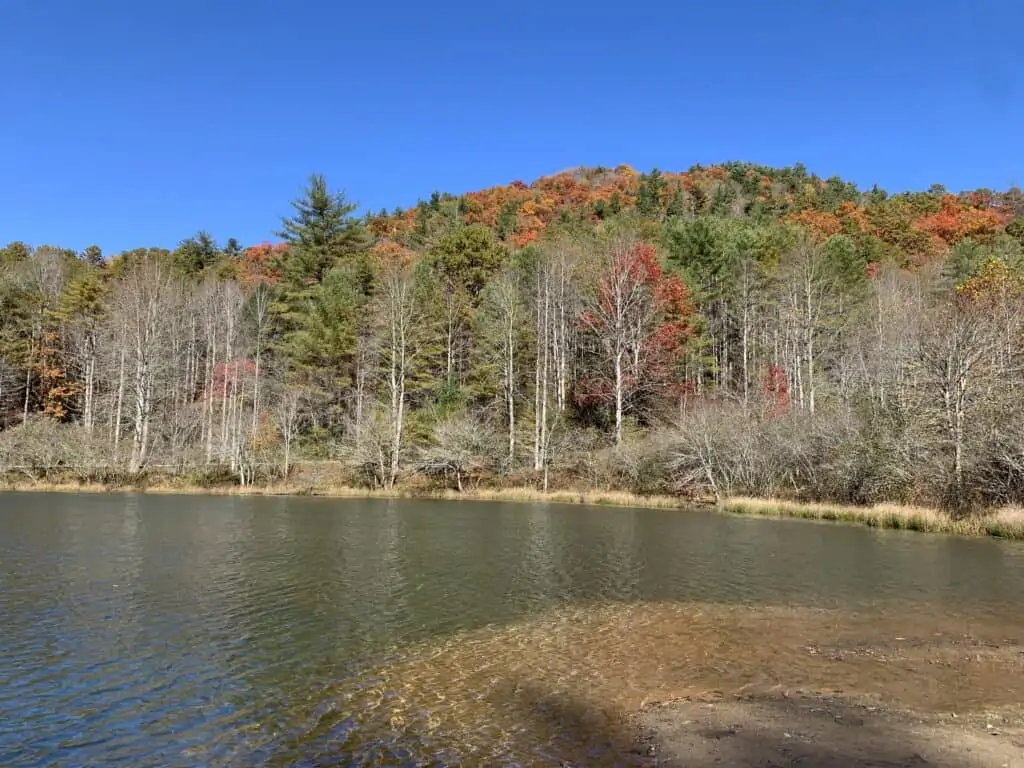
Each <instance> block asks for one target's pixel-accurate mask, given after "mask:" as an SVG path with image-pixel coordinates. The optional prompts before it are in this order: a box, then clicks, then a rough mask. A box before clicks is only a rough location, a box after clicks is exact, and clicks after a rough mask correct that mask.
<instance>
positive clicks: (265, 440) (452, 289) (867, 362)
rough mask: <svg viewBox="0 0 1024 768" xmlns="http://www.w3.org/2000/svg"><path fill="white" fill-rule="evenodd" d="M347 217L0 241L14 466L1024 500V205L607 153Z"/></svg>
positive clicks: (825, 496)
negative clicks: (607, 158)
mask: <svg viewBox="0 0 1024 768" xmlns="http://www.w3.org/2000/svg"><path fill="white" fill-rule="evenodd" d="M354 211H355V205H354V204H352V203H351V202H350V201H349V200H348V199H347V198H346V196H345V195H344V194H343V193H341V192H338V191H337V190H334V189H332V188H331V187H329V186H328V184H327V182H326V180H325V179H323V177H319V176H314V177H311V179H310V183H309V186H308V188H307V190H306V193H305V194H304V196H303V197H302V198H301V199H299V200H296V201H295V202H294V203H293V205H292V209H291V211H290V213H288V215H287V216H286V217H285V218H284V219H283V221H282V223H281V225H280V226H279V229H280V233H279V235H278V241H277V242H276V243H273V244H260V245H252V246H250V247H247V248H243V247H242V246H241V245H240V244H238V243H237V242H235V241H234V240H228V241H226V242H225V243H224V244H223V245H222V244H220V243H218V242H217V241H216V239H215V238H213V237H212V236H211V235H209V234H207V233H205V232H200V233H198V234H196V235H194V236H192V237H189V238H186V239H185V240H183V241H182V242H181V244H180V245H179V246H178V247H177V248H175V249H174V250H164V249H159V248H139V249H136V250H132V251H128V252H125V253H121V254H117V255H115V256H113V257H112V258H104V257H103V255H102V254H101V253H100V251H99V249H96V248H91V249H87V250H86V251H85V252H83V253H80V254H79V253H75V252H73V251H68V250H66V249H62V248H60V247H54V246H47V245H35V246H29V245H26V244H23V243H12V244H10V245H8V246H7V247H6V248H4V249H2V250H0V301H2V302H3V308H4V312H3V314H2V320H0V407H2V412H3V413H4V422H3V427H4V430H3V432H2V433H0V461H2V462H3V463H4V465H5V466H6V467H7V469H8V471H9V472H13V473H21V474H22V475H28V476H31V477H35V478H44V477H51V476H55V475H56V476H66V475H69V474H70V475H73V476H75V477H79V478H82V479H104V478H106V479H108V480H110V479H114V480H116V479H118V478H120V479H125V478H134V477H138V476H139V475H140V473H143V474H144V473H154V472H160V473H170V474H186V475H189V476H192V477H194V478H197V479H199V480H203V478H206V480H211V479H217V478H220V479H225V480H227V479H232V478H233V481H234V482H240V483H243V484H248V483H253V482H264V481H267V480H270V479H273V478H275V477H280V476H282V475H285V476H286V475H288V474H289V472H291V470H292V465H293V463H294V462H295V461H296V460H297V459H298V460H312V459H319V460H324V459H326V460H330V461H331V462H333V464H332V466H335V467H336V468H337V471H338V472H339V473H340V475H341V478H342V479H343V480H344V482H347V483H350V484H366V485H369V486H372V487H383V488H391V487H393V486H395V485H401V484H413V485H416V484H420V485H450V486H451V487H453V488H462V487H463V486H464V485H465V484H467V483H468V484H479V483H484V484H490V485H510V484H530V485H536V486H541V487H547V486H548V485H551V486H558V487H565V488H577V487H585V488H594V487H598V488H619V489H625V490H630V491H633V492H640V493H673V494H693V495H701V496H703V495H707V494H712V495H718V496H721V495H732V494H741V493H742V494H748V495H760V496H763V495H782V496H791V497H795V498H800V499H814V500H827V501H840V502H853V503H869V502H877V501H899V502H907V501H916V502H920V503H927V504H941V505H943V506H946V507H948V508H950V509H951V510H954V511H957V512H959V511H964V510H968V509H972V508H981V507H988V506H997V505H1001V504H1010V503H1020V502H1021V501H1024V474H1022V472H1024V428H1022V427H1021V426H1019V425H1020V424H1021V423H1022V420H1021V419H1019V418H1016V417H1017V416H1018V414H1019V410H1020V405H1019V403H1018V398H1017V397H1016V396H1015V392H1016V391H1017V389H1016V388H1017V386H1018V384H1019V379H1020V377H1021V372H1022V370H1024V368H1022V366H1021V363H1022V362H1024V358H1022V354H1024V338H1022V327H1024V325H1022V323H1024V194H1022V193H1021V191H1020V190H1019V189H1012V190H1009V191H1006V192H993V191H990V190H976V191H973V192H966V193H960V194H951V193H948V192H946V191H945V190H944V189H942V188H939V187H933V188H932V189H929V190H927V191H923V192H905V193H899V194H892V195H890V194H887V193H886V192H884V191H882V190H879V189H871V190H867V191H864V190H858V189H857V188H856V187H855V186H854V185H853V184H850V183H848V182H844V181H842V180H841V179H837V178H830V179H821V178H819V177H817V176H815V175H813V174H810V173H808V172H807V171H806V170H805V169H804V168H802V167H800V166H797V167H794V168H785V169H773V168H765V167H761V166H755V165H750V164H745V163H727V164H724V165H720V166H713V167H707V168H702V167H694V168H691V169H690V170H688V171H685V172H680V173H669V172H665V173H662V172H659V171H651V172H650V173H637V172H636V171H634V170H633V169H631V168H628V167H625V166H620V167H617V168H614V169H606V168H576V169H573V170H569V171H565V172H561V173H557V174H554V175H551V176H546V177H543V178H541V179H538V180H536V181H534V182H532V183H530V184H526V183H523V182H513V183H511V184H508V185H504V186H499V187H493V188H490V189H485V190H480V191H477V192H468V193H465V194H462V195H452V194H440V193H438V194H434V195H433V196H432V197H431V198H430V199H429V200H427V201H424V202H421V203H419V204H417V205H416V206H414V207H412V208H409V209H406V210H401V209H399V210H395V211H392V212H390V213H388V212H381V213H380V214H378V215H374V216H368V217H363V218H358V217H356V216H355V215H354ZM273 224H274V223H273V222H268V227H271V226H273ZM206 480H204V482H205V481H206Z"/></svg>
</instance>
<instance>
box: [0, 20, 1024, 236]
mask: <svg viewBox="0 0 1024 768" xmlns="http://www.w3.org/2000/svg"><path fill="white" fill-rule="evenodd" d="M0 29H2V30H3V42H2V44H0V96H2V97H3V98H2V101H0V104H2V108H3V117H2V118H0V241H2V242H7V241H9V240H12V239H23V240H26V241H28V242H30V243H32V244H37V245H38V244H41V243H52V244H57V245H64V246H67V247H73V248H82V247H84V246H86V245H88V244H90V243H97V244H99V245H100V246H101V247H102V248H103V249H104V251H106V252H111V251H115V250H120V249H124V248H128V247H134V246H139V245H163V246H173V245H174V244H175V243H176V242H177V241H179V240H180V239H182V238H183V237H186V236H188V235H189V234H191V233H193V232H195V231H196V230H198V229H200V228H204V229H208V230H210V231H211V232H212V233H213V234H214V235H215V236H216V237H217V238H218V239H220V240H224V239H226V238H227V237H230V236H234V237H237V238H238V239H239V240H241V241H242V242H243V243H251V242H258V241H261V240H264V239H267V238H269V237H270V236H271V232H272V231H273V230H274V229H275V228H276V225H277V222H278V219H279V217H280V215H282V214H284V213H286V212H287V211H288V201H289V200H290V199H292V198H293V197H294V196H295V195H296V193H297V192H298V191H299V189H300V188H301V186H302V184H303V181H304V179H305V177H306V176H307V175H308V173H310V172H311V171H322V172H324V173H326V174H327V177H328V180H329V182H331V184H332V185H335V186H340V187H343V188H345V189H346V190H347V191H348V193H349V194H350V196H351V197H353V198H354V199H356V200H357V201H359V202H360V203H361V204H362V205H363V207H364V208H370V209H374V210H376V209H379V208H381V207H383V206H386V207H388V208H389V209H390V208H393V207H395V206H397V205H403V206H408V205H410V204H412V203H415V201H416V200H417V199H419V198H421V197H426V196H428V195H429V194H430V192H431V191H432V190H434V189H441V190H445V191H451V192H463V191H467V190H471V189H477V188H480V187H485V186H490V185H494V184H502V183H506V182H509V181H512V180H514V179H523V180H525V181H530V180H532V179H534V178H535V177H537V176H539V175H543V174H545V173H551V172H554V171H557V170H560V169H564V168H567V167H570V166H575V165H580V164H604V165H615V164H618V163H629V164H631V165H634V166H635V167H637V168H639V169H641V170H647V169H649V168H651V167H652V166H658V167H660V168H662V169H666V170H681V169H684V168H686V167H688V166H690V165H691V164H693V163H697V162H700V163H705V164H707V163H713V162H717V161H723V160H729V159H737V160H752V161H756V162H762V163H767V164H772V165H787V164H792V163H795V162H803V163H804V164H805V165H806V166H807V167H808V168H809V169H810V170H812V171H815V172H817V173H820V174H822V175H825V176H828V175H831V174H834V173H837V174H840V175H842V176H844V177H846V178H849V179H852V180H854V181H856V182H857V183H858V184H861V185H868V186H869V185H871V184H872V183H875V182H877V183H879V184H880V185H882V186H884V187H886V188H887V189H890V190H898V189H905V188H923V187H927V186H928V185H929V184H931V183H933V182H941V183H944V184H945V185H946V186H948V187H949V188H951V189H963V188H972V187H978V186H988V187H993V188H1005V187H1008V186H1010V185H1011V184H1015V183H1016V184H1024V48H1022V46H1024V36H1022V29H1024V2H1021V0H976V1H975V2H968V0H928V1H926V0H886V1H884V2H883V1H882V0H861V1H860V2H832V1H831V0H774V1H765V0H717V2H703V1H702V2H687V1H686V0H674V1H669V0H666V1H665V2H663V3H649V2H642V0H641V1H639V2H619V3H614V4H612V3H604V2H602V0H590V1H588V2H584V1H583V0H573V2H545V1H543V0H542V1H541V2H521V3H514V2H513V3H493V2H485V1H481V2H475V3H468V2H445V1H444V0H435V2H426V3H424V2H417V3H411V2H405V0H397V1H396V2H379V1H378V2H370V3H352V2H344V1H343V0H337V1H331V0H290V1H289V2H285V1H284V0H205V1H202V2H200V1H199V0H168V1H165V2H160V0H0Z"/></svg>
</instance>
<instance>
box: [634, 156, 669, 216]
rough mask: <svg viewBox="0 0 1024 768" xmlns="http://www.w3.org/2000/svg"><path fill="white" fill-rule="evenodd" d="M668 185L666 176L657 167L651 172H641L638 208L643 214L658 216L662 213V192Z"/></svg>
mask: <svg viewBox="0 0 1024 768" xmlns="http://www.w3.org/2000/svg"><path fill="white" fill-rule="evenodd" d="M665 187H666V182H665V178H664V177H663V176H662V175H661V171H659V170H658V169H657V168H655V169H654V170H652V171H651V172H650V173H649V174H641V176H640V187H639V189H638V190H637V196H636V210H637V213H639V214H640V215H641V216H646V217H648V218H657V217H659V216H660V215H661V193H662V191H663V190H664V189H665Z"/></svg>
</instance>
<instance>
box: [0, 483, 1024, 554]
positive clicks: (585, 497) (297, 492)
mask: <svg viewBox="0 0 1024 768" xmlns="http://www.w3.org/2000/svg"><path fill="white" fill-rule="evenodd" d="M0 490H2V491H6V492H16V493H95V494H101V493H140V494H147V493H148V494H154V495H182V496H267V497H272V496H280V497H296V498H323V499H410V500H417V499H420V500H428V501H430V500H432V501H496V502H508V503H547V504H574V505H580V506H587V505H589V506H607V507H620V508H630V507H632V508H638V509H678V510H684V509H700V510H709V511H714V512H718V513H721V514H730V515H737V516H752V517H765V518H779V519H783V518H788V519H795V520H815V521H821V522H838V523H847V524H859V525H865V526H867V527H869V528H879V529H889V530H902V531H915V532H919V533H940V534H947V535H954V536H966V537H973V538H977V537H990V538H998V539H1006V540H1013V541H1020V540H1024V509H1020V508H1004V509H999V510H994V511H992V512H989V513H987V514H978V515H972V516H969V517H965V518H960V519H953V518H952V517H950V516H949V515H947V514H946V513H944V512H941V511H940V510H937V509H933V508H929V507H916V506H910V505H901V504H878V505H874V506H870V507H868V506H853V505H844V504H828V503H818V502H798V501H789V500H785V499H770V498H752V497H744V496H735V497H729V498H725V499H722V500H720V501H717V502H716V501H714V500H711V499H687V498H682V497H678V496H645V495H640V494H635V493H630V492H628V491H602V490H588V491H580V490H553V491H540V490H537V489H535V488H531V487H528V486H517V487H509V488H474V489H466V490H463V491H461V492H460V491H456V490H453V489H436V490H435V489H428V488H422V487H404V488H397V489H392V490H383V489H380V490H377V489H369V488H358V487H353V486H344V485H334V486H314V485H310V486H301V485H289V484H279V485H259V486H210V487H203V486H199V485H188V484H177V483H174V482H161V483H154V484H151V485H145V486H138V487H133V486H117V487H114V486H108V485H104V484H102V483H88V482H86V483H75V482H65V483H55V482H3V483H0Z"/></svg>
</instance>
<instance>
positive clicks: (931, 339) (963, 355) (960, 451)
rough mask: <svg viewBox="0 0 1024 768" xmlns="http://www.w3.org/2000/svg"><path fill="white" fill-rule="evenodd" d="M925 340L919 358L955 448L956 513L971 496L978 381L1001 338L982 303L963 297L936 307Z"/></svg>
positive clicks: (953, 496)
mask: <svg viewBox="0 0 1024 768" xmlns="http://www.w3.org/2000/svg"><path fill="white" fill-rule="evenodd" d="M929 319H930V322H929V323H928V324H927V326H926V330H925V333H924V335H923V338H922V339H921V343H920V361H921V368H922V374H923V377H924V383H925V386H926V388H927V390H926V391H927V392H928V394H929V395H930V396H931V397H932V400H931V402H930V403H929V404H930V405H931V404H935V405H937V406H938V409H939V412H940V413H941V414H942V420H943V426H944V430H945V433H946V438H947V441H948V444H949V445H950V446H951V450H952V472H951V474H952V488H951V494H950V498H949V499H948V502H949V504H950V506H951V507H952V509H954V510H955V511H957V512H962V511H964V510H965V509H966V508H967V506H968V504H969V500H968V497H967V492H966V491H967V489H966V487H965V485H964V466H965V462H966V460H967V455H966V446H967V431H968V428H969V426H970V419H971V417H972V416H973V415H974V414H975V413H976V411H977V410H978V408H979V406H980V403H979V402H978V400H979V395H980V394H981V395H983V393H984V390H983V389H981V388H980V387H979V386H978V384H979V382H980V381H981V380H982V379H983V377H984V376H985V372H986V371H987V370H989V369H990V366H991V365H992V363H993V361H994V358H995V353H996V351H997V349H998V344H999V336H998V333H997V332H996V330H995V328H994V327H993V324H992V323H991V321H990V319H989V318H988V317H986V315H985V313H984V312H983V311H981V310H980V308H979V306H978V305H977V304H975V303H973V302H971V301H969V300H966V299H965V298H963V297H958V298H954V299H951V300H949V301H947V302H945V303H943V304H941V305H940V306H939V307H937V308H936V309H935V310H934V312H933V314H932V316H931V318H929Z"/></svg>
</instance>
